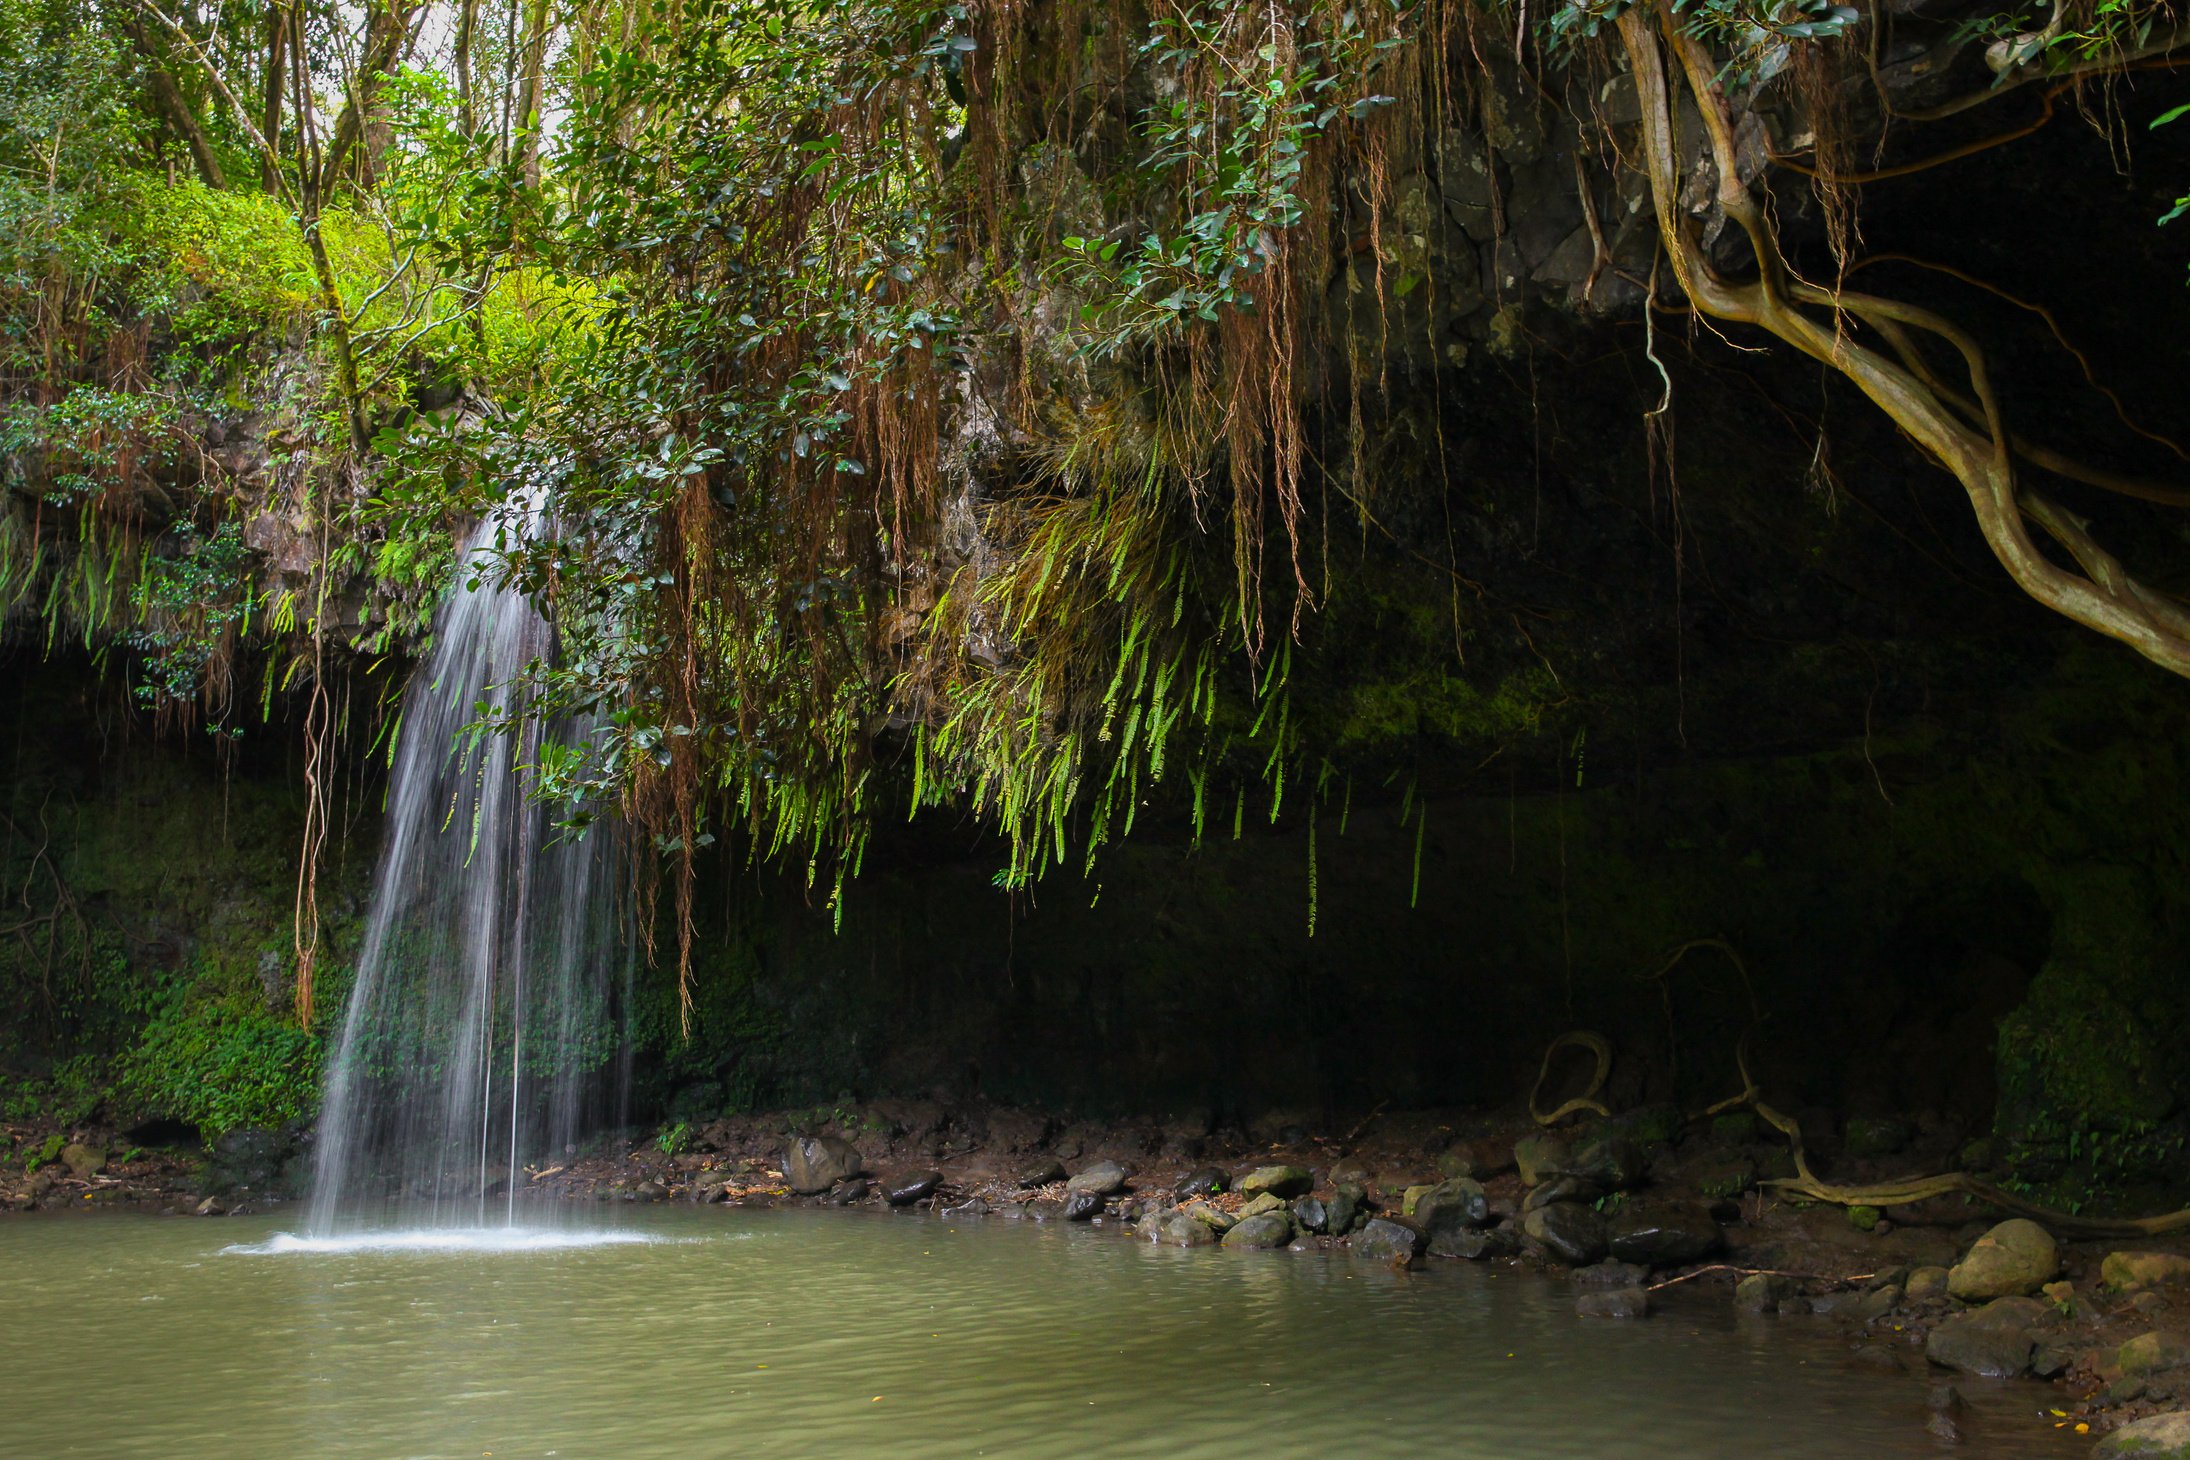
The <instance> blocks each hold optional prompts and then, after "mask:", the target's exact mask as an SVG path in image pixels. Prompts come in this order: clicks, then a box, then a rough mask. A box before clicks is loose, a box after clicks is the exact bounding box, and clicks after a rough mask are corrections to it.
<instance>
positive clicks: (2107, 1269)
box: [2099, 1252, 2190, 1288]
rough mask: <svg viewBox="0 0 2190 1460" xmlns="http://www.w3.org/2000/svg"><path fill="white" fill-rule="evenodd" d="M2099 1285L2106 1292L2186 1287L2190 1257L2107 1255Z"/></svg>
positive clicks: (2189, 1276)
mask: <svg viewBox="0 0 2190 1460" xmlns="http://www.w3.org/2000/svg"><path fill="white" fill-rule="evenodd" d="M2099 1281H2100V1282H2102V1283H2104V1284H2106V1285H2107V1286H2108V1287H2110V1288H2160V1287H2168V1288H2171V1287H2185V1286H2190V1257H2184V1256H2183V1255H2181V1254H2180V1253H2176V1252H2109V1253H2108V1254H2107V1255H2106V1260H2105V1261H2104V1262H2102V1263H2100V1264H2099Z"/></svg>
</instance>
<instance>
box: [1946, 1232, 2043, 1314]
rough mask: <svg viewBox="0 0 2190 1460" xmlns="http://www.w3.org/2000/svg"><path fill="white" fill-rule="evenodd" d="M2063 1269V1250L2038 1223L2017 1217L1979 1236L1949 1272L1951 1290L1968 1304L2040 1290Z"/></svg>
mask: <svg viewBox="0 0 2190 1460" xmlns="http://www.w3.org/2000/svg"><path fill="white" fill-rule="evenodd" d="M2060 1270H2061V1249H2060V1247H2059V1245H2058V1244H2056V1243H2055V1242H2054V1240H2053V1234H2052V1233H2050V1232H2048V1231H2047V1230H2046V1229H2045V1228H2043V1227H2041V1226H2039V1225H2038V1224H2037V1223H2036V1222H2033V1221H2029V1220H2026V1219H2025V1218H2022V1217H2013V1218H2010V1219H2009V1220H2007V1221H2005V1222H2002V1223H2001V1224H2000V1225H1999V1226H1997V1227H1994V1228H1993V1229H1992V1230H1991V1231H1989V1232H1987V1233H1986V1234H1985V1235H1984V1236H1982V1237H1980V1238H1978V1239H1977V1243H1976V1245H1975V1246H1973V1247H1971V1248H1970V1250H1969V1252H1968V1254H1967V1255H1965V1256H1964V1257H1963V1259H1962V1260H1961V1261H1960V1262H1958V1263H1956V1264H1955V1265H1954V1267H1952V1268H1951V1269H1949V1270H1948V1272H1947V1291H1948V1292H1949V1293H1950V1294H1952V1295H1953V1296H1954V1297H1957V1298H1960V1299H1961V1300H1962V1301H1963V1302H1965V1303H1982V1302H1986V1301H1988V1300H1989V1299H1992V1298H2008V1297H2021V1296H2023V1295H2024V1294H2027V1293H2034V1292H2036V1291H2037V1290H2038V1289H2039V1287H2040V1286H2041V1285H2043V1284H2045V1283H2048V1282H2051V1281H2052V1280H2053V1276H2054V1274H2056V1273H2058V1272H2059V1271H2060Z"/></svg>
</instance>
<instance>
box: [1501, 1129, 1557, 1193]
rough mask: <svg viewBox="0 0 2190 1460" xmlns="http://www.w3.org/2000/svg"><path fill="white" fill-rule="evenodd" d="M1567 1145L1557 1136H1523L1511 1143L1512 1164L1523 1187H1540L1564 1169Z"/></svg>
mask: <svg viewBox="0 0 2190 1460" xmlns="http://www.w3.org/2000/svg"><path fill="white" fill-rule="evenodd" d="M1566 1161H1567V1145H1566V1142H1565V1141H1562V1140H1560V1139H1559V1138H1558V1137H1557V1136H1523V1137H1522V1138H1521V1139H1520V1140H1518V1141H1515V1142H1514V1143H1513V1164H1514V1167H1515V1169H1517V1170H1518V1171H1519V1172H1520V1173H1521V1184H1522V1185H1523V1186H1541V1185H1542V1184H1543V1183H1544V1182H1546V1181H1548V1180H1550V1179H1551V1177H1552V1175H1553V1174H1554V1173H1555V1172H1557V1171H1560V1170H1562V1169H1564V1167H1565V1166H1566Z"/></svg>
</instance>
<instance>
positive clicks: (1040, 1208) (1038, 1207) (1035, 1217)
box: [1019, 1200, 1065, 1222]
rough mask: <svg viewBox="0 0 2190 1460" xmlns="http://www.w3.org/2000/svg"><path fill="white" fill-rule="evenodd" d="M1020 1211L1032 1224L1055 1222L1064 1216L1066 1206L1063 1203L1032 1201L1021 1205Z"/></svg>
mask: <svg viewBox="0 0 2190 1460" xmlns="http://www.w3.org/2000/svg"><path fill="white" fill-rule="evenodd" d="M1019 1210H1021V1211H1022V1212H1025V1213H1026V1216H1027V1220H1028V1221H1030V1222H1054V1221H1057V1220H1058V1219H1059V1218H1061V1217H1063V1216H1064V1214H1065V1204H1064V1203H1063V1202H1061V1201H1046V1200H1045V1201H1030V1202H1026V1203H1024V1204H1023V1205H1021V1206H1020V1208H1019Z"/></svg>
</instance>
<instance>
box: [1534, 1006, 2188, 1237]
mask: <svg viewBox="0 0 2190 1460" xmlns="http://www.w3.org/2000/svg"><path fill="white" fill-rule="evenodd" d="M1570 1047H1571V1048H1579V1049H1586V1050H1588V1051H1589V1052H1590V1054H1591V1055H1593V1056H1594V1057H1595V1059H1596V1069H1595V1071H1594V1072H1593V1073H1592V1074H1591V1076H1590V1081H1589V1088H1588V1089H1586V1090H1584V1091H1583V1092H1582V1093H1581V1094H1580V1095H1578V1096H1576V1097H1575V1098H1574V1099H1572V1100H1569V1101H1567V1102H1566V1103H1565V1104H1563V1105H1561V1106H1560V1107H1559V1108H1558V1109H1556V1110H1552V1111H1546V1110H1544V1109H1543V1108H1542V1106H1541V1104H1540V1101H1541V1100H1542V1097H1543V1091H1544V1081H1545V1080H1547V1079H1549V1078H1550V1076H1551V1065H1552V1061H1553V1060H1554V1059H1556V1058H1557V1057H1558V1054H1559V1051H1560V1050H1562V1049H1567V1048H1570ZM1734 1065H1735V1069H1736V1070H1737V1071H1738V1072H1739V1074H1740V1075H1741V1093H1740V1094H1738V1095H1734V1096H1731V1097H1729V1098H1727V1099H1725V1100H1721V1101H1719V1102H1718V1103H1716V1104H1714V1105H1712V1106H1709V1107H1708V1108H1706V1109H1704V1110H1702V1111H1700V1112H1698V1113H1697V1114H1696V1115H1693V1116H1691V1117H1689V1120H1690V1123H1691V1124H1693V1123H1695V1122H1698V1121H1704V1120H1708V1119H1710V1118H1711V1117H1713V1116H1717V1115H1723V1114H1725V1113H1726V1112H1728V1111H1731V1110H1740V1109H1743V1108H1744V1107H1746V1108H1748V1109H1751V1110H1754V1111H1755V1112H1756V1113H1757V1115H1758V1117H1759V1118H1760V1119H1762V1120H1763V1121H1764V1123H1765V1124H1767V1125H1769V1126H1771V1127H1772V1128H1773V1129H1774V1130H1776V1131H1778V1132H1779V1133H1780V1134H1781V1135H1783V1136H1785V1137H1786V1138H1787V1147H1788V1153H1789V1154H1790V1155H1792V1156H1793V1157H1794V1163H1795V1174H1794V1175H1793V1176H1784V1177H1779V1178H1776V1179H1772V1180H1767V1181H1762V1182H1759V1183H1758V1185H1759V1186H1761V1187H1762V1188H1764V1189H1765V1190H1767V1191H1770V1192H1772V1193H1773V1194H1775V1195H1778V1196H1782V1197H1790V1198H1793V1199H1795V1200H1798V1201H1812V1202H1820V1203H1823V1204H1824V1205H1827V1206H1840V1207H1879V1208H1885V1207H1899V1206H1910V1205H1913V1204H1915V1203H1917V1202H1921V1201H1930V1200H1931V1199H1932V1198H1933V1197H1938V1196H1956V1195H1960V1196H1966V1197H1970V1198H1973V1199H1975V1200H1977V1201H1981V1202H1983V1203H1985V1204H1986V1205H1988V1206H1993V1207H1997V1208H1999V1209H2000V1210H2001V1211H2004V1212H2007V1213H2009V1214H2011V1215H2013V1216H2018V1217H2028V1218H2030V1219H2031V1220H2032V1221H2034V1222H2037V1223H2039V1224H2041V1225H2043V1226H2045V1227H2047V1228H2048V1229H2050V1230H2052V1231H2053V1232H2056V1233H2058V1234H2060V1235H2062V1236H2066V1237H2088V1238H2117V1237H2131V1238H2134V1237H2162V1236H2165V1235H2167V1234H2168V1233H2170V1232H2183V1231H2190V1208H2186V1209H2184V1210H2182V1211H2176V1212H2164V1213H2162V1214H2160V1215H2158V1216H2153V1217H2087V1216H2081V1215H2078V1214H2077V1213H2075V1212H2065V1211H2062V1210H2061V1209H2060V1208H2058V1207H2049V1206H2045V1205H2043V1204H2041V1203H2039V1202H2034V1201H2028V1200H2025V1199H2024V1198H2022V1197H2019V1196H2016V1195H2014V1194H2013V1193H2012V1192H2007V1191H2002V1190H2001V1189H2000V1188H1999V1187H1997V1186H1994V1185H1992V1184H1991V1183H1989V1182H1984V1181H1979V1180H1978V1179H1977V1178H1976V1177H1974V1176H1971V1175H1969V1174H1967V1173H1966V1172H1960V1171H1954V1172H1948V1173H1946V1174H1943V1175H1939V1176H1905V1177H1898V1178H1896V1179H1894V1180H1892V1181H1881V1182H1876V1183H1873V1184H1872V1185H1869V1186H1836V1185H1834V1184H1833V1183H1832V1182H1829V1181H1824V1180H1821V1179H1819V1177H1818V1175H1817V1173H1816V1172H1814V1171H1812V1170H1811V1169H1810V1158H1809V1152H1808V1150H1807V1148H1806V1147H1805V1146H1804V1144H1803V1140H1802V1127H1801V1126H1799V1125H1797V1124H1796V1123H1795V1122H1794V1121H1793V1120H1791V1119H1790V1118H1788V1117H1787V1116H1786V1115H1784V1114H1782V1113H1781V1112H1780V1111H1778V1110H1775V1109H1773V1108H1772V1107H1771V1106H1770V1105H1767V1104H1766V1103H1765V1102H1764V1097H1763V1091H1762V1090H1761V1088H1760V1087H1759V1086H1758V1085H1757V1082H1756V1077H1755V1076H1754V1075H1752V1074H1751V1073H1750V1071H1749V1037H1748V1036H1747V1035H1743V1036H1742V1040H1741V1043H1740V1045H1739V1046H1738V1047H1737V1048H1736V1049H1735V1051H1734ZM1611 1073H1612V1045H1611V1043H1610V1041H1608V1040H1607V1039H1605V1037H1604V1036H1603V1035H1601V1034H1596V1033H1593V1032H1591V1031H1590V1030H1587V1029H1570V1030H1568V1031H1567V1032H1566V1033H1564V1034H1562V1035H1560V1036H1559V1037H1558V1038H1557V1039H1554V1040H1552V1041H1551V1043H1550V1045H1549V1046H1548V1047H1546V1049H1545V1050H1544V1062H1543V1064H1542V1066H1541V1067H1540V1068H1539V1069H1538V1070H1537V1072H1536V1084H1535V1087H1534V1088H1533V1089H1531V1090H1530V1091H1529V1097H1528V1111H1529V1114H1530V1115H1531V1116H1533V1117H1534V1118H1535V1120H1536V1123H1537V1124H1538V1125H1540V1126H1547V1127H1548V1126H1554V1125H1557V1124H1558V1123H1559V1122H1560V1121H1562V1120H1565V1119H1566V1118H1567V1117H1568V1116H1570V1115H1575V1114H1578V1113H1580V1112H1582V1111H1590V1112H1593V1113H1595V1114H1597V1115H1601V1116H1604V1117H1606V1118H1607V1119H1609V1118H1610V1117H1611V1115H1612V1112H1611V1110H1610V1109H1608V1108H1607V1107H1606V1106H1605V1105H1604V1104H1603V1103H1602V1102H1601V1101H1599V1100H1598V1099H1597V1098H1596V1097H1597V1095H1598V1093H1599V1092H1600V1091H1602V1090H1603V1089H1604V1085H1605V1081H1606V1079H1607V1078H1608V1077H1609V1076H1610V1075H1611ZM1759 1270H1760V1271H1761V1269H1759Z"/></svg>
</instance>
